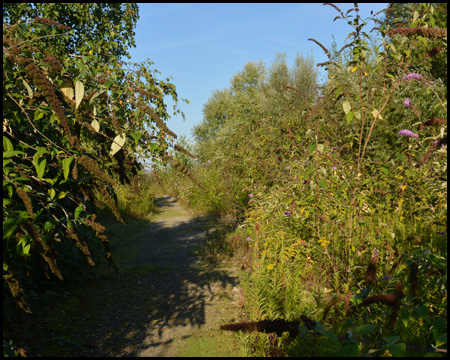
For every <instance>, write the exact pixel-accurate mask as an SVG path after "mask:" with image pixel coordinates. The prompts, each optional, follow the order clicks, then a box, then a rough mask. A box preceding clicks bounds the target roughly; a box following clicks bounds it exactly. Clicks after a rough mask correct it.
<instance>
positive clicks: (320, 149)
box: [317, 144, 324, 154]
mask: <svg viewBox="0 0 450 360" xmlns="http://www.w3.org/2000/svg"><path fill="white" fill-rule="evenodd" d="M323 149H324V146H323V144H317V151H318V152H320V153H321V154H322V153H323Z"/></svg>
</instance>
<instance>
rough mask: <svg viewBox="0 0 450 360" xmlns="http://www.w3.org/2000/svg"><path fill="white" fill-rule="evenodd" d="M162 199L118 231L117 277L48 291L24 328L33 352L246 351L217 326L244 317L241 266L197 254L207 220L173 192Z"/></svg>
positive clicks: (104, 274) (106, 273)
mask: <svg viewBox="0 0 450 360" xmlns="http://www.w3.org/2000/svg"><path fill="white" fill-rule="evenodd" d="M157 204H158V208H159V213H158V214H157V215H156V216H154V217H153V218H152V221H148V220H146V221H141V222H139V223H134V225H133V224H131V225H129V226H128V227H124V226H122V227H120V226H119V227H117V229H116V230H115V232H116V233H115V234H114V238H115V239H116V240H115V241H114V242H113V243H112V247H113V258H114V261H115V263H116V265H117V266H118V268H119V278H118V280H116V279H115V278H114V276H113V275H114V272H113V270H112V269H103V270H101V271H100V272H99V274H98V276H97V277H96V280H95V281H94V280H92V281H90V282H88V283H83V284H82V285H79V286H70V287H67V288H66V289H65V290H64V291H65V292H64V293H63V294H62V295H61V292H59V293H58V294H55V295H54V297H53V298H52V297H51V296H50V295H49V305H48V306H47V308H46V310H45V311H44V309H42V311H41V312H40V314H41V315H40V316H37V317H36V318H35V319H34V322H33V323H32V324H31V326H33V327H32V328H30V327H28V328H27V329H26V332H30V333H34V336H33V338H32V339H29V342H28V344H29V351H28V354H29V355H31V356H33V355H38V356H39V355H41V356H170V357H172V356H233V357H234V356H240V355H242V354H241V352H240V350H239V346H238V344H237V342H236V338H235V335H234V334H233V333H230V332H226V331H222V330H220V328H219V327H220V325H222V324H225V323H228V322H230V321H233V320H235V319H236V318H238V317H240V315H239V314H240V311H241V310H240V302H241V290H240V287H239V281H238V269H239V267H238V266H237V263H236V262H235V260H233V259H232V258H226V257H219V258H216V259H215V261H213V262H211V261H206V259H205V258H204V257H201V256H200V255H199V252H200V250H201V249H202V246H204V245H205V242H206V241H207V232H205V229H206V227H207V225H208V221H209V219H208V218H206V217H198V216H194V214H193V213H192V212H190V211H189V210H187V209H185V208H183V207H182V206H181V205H180V204H179V203H177V202H176V201H174V199H173V198H171V197H170V196H165V195H164V196H161V197H159V198H158V199H157ZM113 231H114V229H113ZM43 313H45V316H42V314H43ZM39 340H40V341H39Z"/></svg>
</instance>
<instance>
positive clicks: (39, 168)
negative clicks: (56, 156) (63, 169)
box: [34, 159, 47, 180]
mask: <svg viewBox="0 0 450 360" xmlns="http://www.w3.org/2000/svg"><path fill="white" fill-rule="evenodd" d="M46 165H47V160H46V159H41V161H39V160H38V159H36V161H34V166H35V168H36V173H37V176H38V178H39V179H40V180H42V177H43V176H44V173H45V166H46Z"/></svg>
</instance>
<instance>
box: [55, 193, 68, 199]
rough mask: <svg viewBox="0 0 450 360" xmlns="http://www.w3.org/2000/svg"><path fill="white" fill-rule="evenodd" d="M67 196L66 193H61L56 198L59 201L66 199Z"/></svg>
mask: <svg viewBox="0 0 450 360" xmlns="http://www.w3.org/2000/svg"><path fill="white" fill-rule="evenodd" d="M66 195H67V193H66V192H65V191H60V192H59V193H58V195H57V196H56V199H57V200H60V199H64V198H65V197H66Z"/></svg>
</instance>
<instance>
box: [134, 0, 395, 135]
mask: <svg viewBox="0 0 450 360" xmlns="http://www.w3.org/2000/svg"><path fill="white" fill-rule="evenodd" d="M387 5H388V4H387V3H383V4H378V3H377V4H367V3H363V4H359V7H360V16H361V18H362V19H366V18H367V17H368V16H370V11H371V10H373V11H374V13H376V12H378V11H379V10H381V9H384V8H386V7H387ZM337 6H338V7H339V8H340V9H341V10H342V11H344V13H345V12H346V11H347V10H349V9H351V8H353V4H350V3H348V4H337ZM139 15H140V19H139V20H138V23H137V27H136V29H135V32H136V36H135V39H136V48H132V49H130V55H131V59H130V61H132V62H142V61H145V60H146V59H150V60H151V61H153V62H154V63H155V65H154V68H155V69H157V70H159V71H160V72H161V75H160V76H159V77H160V79H163V80H165V79H166V78H167V77H172V81H171V82H172V83H173V84H175V85H176V89H177V93H178V96H179V97H181V98H184V99H188V100H189V101H190V104H189V105H188V104H185V103H180V109H181V111H183V112H184V113H185V115H186V120H185V121H183V119H182V117H181V116H172V118H171V119H169V121H168V123H167V125H168V127H169V129H171V130H172V131H174V132H175V133H176V134H178V135H185V136H186V137H187V138H188V139H193V137H192V133H191V130H192V128H193V126H194V125H197V124H199V123H200V122H201V121H202V120H203V114H202V109H203V105H204V104H205V103H206V102H207V100H208V98H209V97H210V96H211V94H212V91H213V90H216V89H224V88H227V87H229V86H230V79H231V78H232V77H233V75H234V74H235V73H237V72H239V71H241V70H242V69H243V68H244V65H245V64H246V63H247V62H249V61H263V62H265V63H266V65H267V67H269V66H270V64H271V63H272V61H273V60H274V59H275V55H276V52H277V51H278V52H284V53H286V56H287V58H286V60H287V63H288V65H289V66H291V65H292V63H293V61H294V58H295V56H296V54H297V52H299V53H301V52H303V53H304V54H305V55H308V54H312V55H313V56H314V59H315V62H316V63H321V62H324V61H327V58H326V55H325V54H324V52H323V50H322V49H321V48H320V47H319V46H317V45H316V44H314V43H313V42H312V41H308V38H314V39H316V40H317V41H319V42H320V43H322V44H323V45H325V46H326V47H330V45H331V43H332V40H333V38H332V36H334V37H335V39H336V42H337V45H338V48H340V47H342V46H343V45H344V44H345V39H346V37H347V35H348V34H349V33H350V32H352V31H353V30H352V27H350V25H348V24H347V21H345V20H336V21H335V22H333V19H334V18H335V17H336V16H338V15H339V13H338V12H337V11H336V10H335V9H334V8H332V7H331V6H328V5H327V6H324V5H322V4H318V3H312V4H304V3H301V4H294V3H288V4H267V3H263V4H254V3H253V4H239V3H232V4H217V3H213V4H205V3H194V4H186V3H182V4H174V3H164V4H152V3H150V4H139ZM371 28H372V26H370V27H369V28H367V32H368V31H369V30H370V29H371ZM167 103H168V104H169V106H170V107H169V108H172V102H167Z"/></svg>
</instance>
